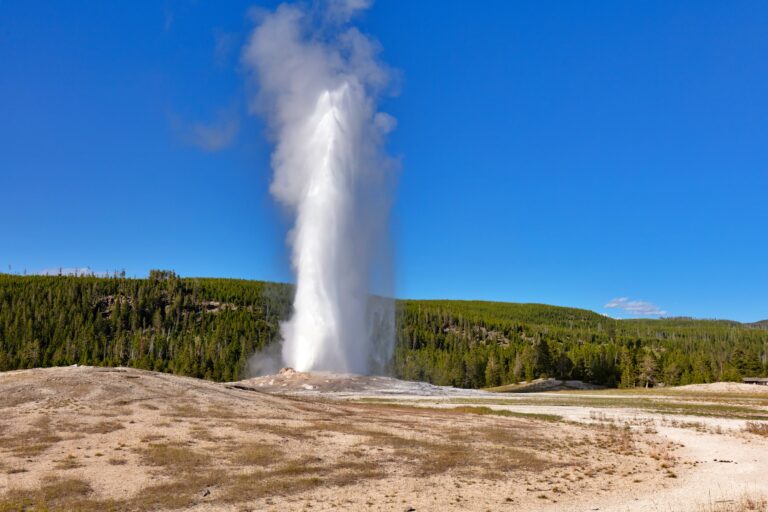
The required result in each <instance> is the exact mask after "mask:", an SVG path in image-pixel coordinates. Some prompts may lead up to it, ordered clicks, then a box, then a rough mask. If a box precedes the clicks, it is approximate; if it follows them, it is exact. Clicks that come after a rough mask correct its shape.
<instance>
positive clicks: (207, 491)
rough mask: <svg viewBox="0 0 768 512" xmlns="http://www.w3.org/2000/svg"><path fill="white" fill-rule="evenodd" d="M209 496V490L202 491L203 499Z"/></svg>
mask: <svg viewBox="0 0 768 512" xmlns="http://www.w3.org/2000/svg"><path fill="white" fill-rule="evenodd" d="M210 494H211V491H210V490H209V489H203V498H205V497H206V496H208V495H210Z"/></svg>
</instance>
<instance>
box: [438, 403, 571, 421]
mask: <svg viewBox="0 0 768 512" xmlns="http://www.w3.org/2000/svg"><path fill="white" fill-rule="evenodd" d="M448 410H449V411H454V412H459V413H467V414H480V415H487V414H491V415H494V416H506V417H512V418H526V419H531V420H541V421H562V420H563V417H562V416H558V415H557V414H538V413H528V412H517V411H510V410H507V409H493V408H491V407H485V406H468V405H465V406H460V407H452V408H451V409H448Z"/></svg>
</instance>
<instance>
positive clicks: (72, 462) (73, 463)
mask: <svg viewBox="0 0 768 512" xmlns="http://www.w3.org/2000/svg"><path fill="white" fill-rule="evenodd" d="M82 466H83V465H82V464H80V461H78V460H77V457H75V456H74V455H67V456H66V457H65V458H63V459H61V460H59V461H56V466H55V467H56V469H64V470H66V469H75V468H80V467H82Z"/></svg>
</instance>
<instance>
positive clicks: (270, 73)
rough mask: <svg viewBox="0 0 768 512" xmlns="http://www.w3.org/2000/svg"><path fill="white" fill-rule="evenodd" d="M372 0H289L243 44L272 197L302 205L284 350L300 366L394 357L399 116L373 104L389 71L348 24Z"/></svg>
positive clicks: (343, 367)
mask: <svg viewBox="0 0 768 512" xmlns="http://www.w3.org/2000/svg"><path fill="white" fill-rule="evenodd" d="M369 3H370V2H369V1H368V0H335V1H333V0H328V1H326V2H322V3H320V4H316V5H320V6H321V7H322V9H320V10H319V11H318V10H311V11H310V10H308V9H306V8H301V7H298V6H294V5H287V4H283V5H281V6H279V7H278V8H277V10H276V11H275V12H274V13H269V14H262V15H260V16H259V20H258V24H257V27H256V28H255V30H254V31H253V33H252V35H251V37H250V40H249V42H248V44H247V46H246V48H245V50H244V54H243V61H244V64H245V66H246V68H247V69H248V70H250V71H253V72H254V79H255V83H256V84H257V85H258V95H257V96H256V100H255V102H254V109H255V110H257V111H258V112H260V113H262V114H264V115H265V117H266V119H267V120H268V123H269V126H270V127H271V129H272V131H273V134H274V137H275V150H274V152H273V154H272V167H273V170H274V178H273V181H272V185H271V189H270V190H271V192H272V194H273V196H274V197H275V198H276V199H277V200H278V201H279V202H280V203H282V204H284V205H286V206H287V207H288V208H289V209H290V210H291V212H292V213H293V214H294V215H295V225H294V227H293V229H292V230H291V232H290V234H289V243H290V245H291V248H292V263H293V267H294V270H295V272H296V279H297V282H296V297H295V299H294V311H293V316H292V317H291V319H290V320H289V321H287V322H285V323H284V324H283V325H282V335H283V339H284V342H283V359H284V361H285V363H286V364H288V365H290V366H292V367H294V368H296V369H297V370H299V371H309V370H323V371H337V372H354V373H368V372H376V371H380V370H381V369H382V367H383V365H384V364H386V362H387V360H388V359H389V357H391V350H392V342H393V336H394V328H393V327H394V310H393V307H392V303H391V301H388V300H385V299H381V298H376V296H375V295H374V294H378V295H379V296H385V295H387V294H389V293H391V290H390V289H389V287H388V286H387V283H388V282H389V280H388V276H389V266H388V257H387V256H388V254H389V247H388V243H387V240H388V237H387V232H388V218H389V207H390V195H391V194H390V189H391V181H392V180H391V175H392V168H393V165H392V162H391V160H390V159H388V158H387V156H386V155H385V154H384V151H383V142H384V136H385V135H386V133H387V132H388V131H389V130H391V129H392V128H393V127H394V124H395V122H394V119H393V118H392V117H391V116H389V115H387V114H384V113H379V112H377V110H376V100H377V97H378V95H379V93H380V92H381V91H382V90H383V88H384V87H385V86H386V85H387V83H388V81H389V73H388V71H387V69H386V68H385V67H384V66H382V65H381V64H380V63H379V62H378V61H377V58H376V55H377V52H378V46H377V44H376V43H375V42H374V41H372V40H370V39H368V38H367V37H366V36H364V35H363V34H361V33H360V32H359V31H358V30H357V29H356V28H354V27H349V25H348V24H349V21H350V20H351V18H352V17H353V16H354V14H355V13H356V11H359V10H361V9H364V8H366V7H368V4H369Z"/></svg>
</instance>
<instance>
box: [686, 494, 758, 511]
mask: <svg viewBox="0 0 768 512" xmlns="http://www.w3.org/2000/svg"><path fill="white" fill-rule="evenodd" d="M697 512H768V500H766V498H765V497H763V496H759V497H755V496H749V495H744V496H741V497H740V498H737V499H734V500H720V501H714V502H711V503H709V504H707V505H703V506H700V507H698V508H697Z"/></svg>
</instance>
